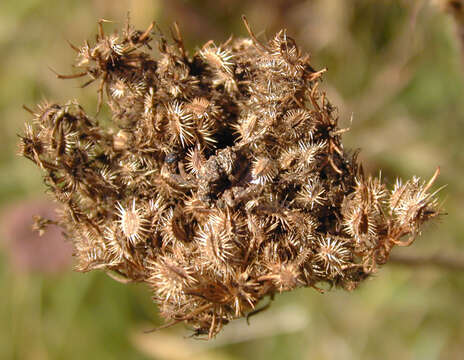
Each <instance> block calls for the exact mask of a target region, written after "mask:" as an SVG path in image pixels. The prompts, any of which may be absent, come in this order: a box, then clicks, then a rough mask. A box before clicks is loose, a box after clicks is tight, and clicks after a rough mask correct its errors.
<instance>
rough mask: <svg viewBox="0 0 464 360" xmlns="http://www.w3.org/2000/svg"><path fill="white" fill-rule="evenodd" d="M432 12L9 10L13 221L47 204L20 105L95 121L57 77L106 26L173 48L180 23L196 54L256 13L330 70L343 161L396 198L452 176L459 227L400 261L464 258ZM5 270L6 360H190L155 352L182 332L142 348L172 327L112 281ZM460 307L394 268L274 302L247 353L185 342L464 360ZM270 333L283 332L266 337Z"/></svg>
mask: <svg viewBox="0 0 464 360" xmlns="http://www.w3.org/2000/svg"><path fill="white" fill-rule="evenodd" d="M437 2H438V1H435V3H437ZM435 3H433V2H429V1H419V0H417V1H400V0H397V1H386V0H383V1H382V0H378V1H368V0H351V1H344V0H330V1H329V0H326V1H324V0H292V1H284V0H269V1H264V0H258V1H254V2H244V1H234V0H214V1H213V0H204V1H200V0H196V1H187V0H185V1H182V0H173V1H152V0H138V1H136V0H132V1H131V0H122V1H118V2H115V1H110V0H93V1H91V0H80V1H77V0H75V1H71V0H66V1H58V0H41V1H39V0H21V1H13V0H3V1H2V2H1V3H0V51H1V52H0V53H1V54H2V55H1V56H0V84H2V85H1V86H0V118H1V121H0V207H2V206H3V205H6V204H8V203H14V202H15V201H18V200H20V199H24V198H31V197H34V196H37V195H38V194H41V193H42V192H43V191H44V190H45V188H44V186H43V185H42V183H41V176H40V172H39V171H38V170H37V169H36V168H35V167H33V166H32V165H31V164H29V163H28V162H27V161H26V160H23V159H19V158H17V157H16V156H15V151H16V150H15V148H16V142H17V136H16V134H18V133H21V131H22V128H23V123H24V121H25V120H26V119H28V114H27V113H26V112H25V111H24V110H22V109H21V107H22V105H23V104H26V105H28V106H32V105H33V104H35V103H37V102H39V101H41V100H42V99H43V98H48V99H53V100H55V101H59V102H64V101H66V100H67V99H73V98H77V99H79V102H80V103H81V104H83V105H84V107H85V108H86V109H87V110H88V111H89V112H90V113H92V111H93V110H92V109H95V104H96V99H95V87H93V88H92V87H89V88H86V89H80V88H79V81H78V80H71V81H69V82H65V81H59V80H57V79H56V78H55V76H54V75H53V73H52V72H51V71H49V70H48V66H50V67H51V68H53V69H55V70H57V71H58V72H60V73H70V72H71V67H70V64H71V63H72V61H73V56H74V54H73V52H72V50H71V49H70V48H69V47H68V46H67V44H66V40H69V41H71V42H72V43H74V44H81V43H82V42H83V40H84V39H91V38H92V37H93V35H94V34H95V30H96V20H97V19H99V18H105V19H111V20H114V21H115V22H117V23H116V24H109V25H108V27H109V28H111V27H112V26H113V27H114V26H116V27H117V26H119V25H120V24H121V23H122V22H123V21H124V19H125V17H126V13H127V11H128V10H130V11H131V18H132V21H133V23H134V24H135V25H136V26H137V27H139V28H145V27H146V26H147V25H148V24H149V22H150V21H152V20H153V19H154V20H156V21H157V22H158V23H159V24H160V26H161V27H162V28H163V29H165V30H166V32H167V26H168V25H169V24H170V23H172V22H173V21H174V20H177V21H178V22H179V24H180V26H181V29H182V30H183V34H184V36H185V38H186V43H187V45H188V47H189V48H190V49H193V48H195V47H196V46H200V45H201V44H202V43H203V42H204V41H206V40H208V39H210V38H213V39H215V40H217V41H224V40H226V39H227V38H228V36H229V34H230V33H234V34H236V35H242V36H243V35H246V33H245V30H244V27H243V26H242V25H241V22H240V15H241V14H242V13H244V14H247V16H248V19H249V21H250V23H251V24H252V25H253V28H254V30H255V31H256V32H257V33H260V32H261V31H262V34H263V35H262V36H266V35H267V36H269V35H272V33H273V32H274V31H276V30H278V29H280V28H281V27H286V28H288V29H289V33H290V35H292V36H294V37H295V38H296V39H297V41H298V43H299V44H300V46H301V47H302V48H303V50H305V51H309V52H311V54H312V59H313V62H314V64H315V67H316V68H321V67H325V66H327V67H328V70H329V71H328V73H327V76H326V77H325V81H324V84H323V86H324V88H325V89H326V91H327V93H328V97H329V98H330V99H332V101H333V103H334V105H336V106H338V107H339V113H340V126H341V127H350V128H351V131H350V132H349V133H347V134H346V135H345V138H344V144H345V147H346V148H358V147H359V148H361V149H362V152H361V158H362V159H363V161H364V162H365V164H366V169H367V170H368V171H372V172H377V171H378V170H377V169H378V168H382V169H383V171H382V174H383V176H384V177H386V178H387V179H388V180H390V181H392V182H393V181H394V179H395V176H396V175H399V176H402V177H404V178H407V177H410V176H412V175H418V176H421V177H423V178H429V177H430V176H431V175H432V173H433V171H434V170H435V168H436V167H437V166H440V167H441V175H440V178H439V180H438V184H437V185H443V184H448V186H447V188H446V189H444V190H443V191H442V192H441V194H440V196H441V197H442V199H443V201H444V204H445V209H446V211H447V213H448V215H447V216H445V217H443V218H442V219H441V220H440V221H438V222H437V224H436V225H433V226H430V227H429V228H428V229H427V230H428V231H426V232H425V233H424V235H423V236H422V237H420V238H419V239H418V241H417V242H416V244H415V245H414V246H413V247H411V248H408V249H398V251H401V252H408V253H436V252H445V253H449V254H453V253H455V252H456V253H459V252H460V253H461V254H462V253H464V241H463V233H464V221H463V215H462V214H464V182H463V181H462V180H461V179H462V177H463V175H464V151H463V149H462V134H463V129H464V101H463V94H464V75H463V74H464V64H463V60H462V59H461V53H460V45H459V43H458V39H457V37H456V36H455V29H454V24H453V21H452V18H451V17H449V16H448V15H447V14H445V13H444V12H442V11H441V10H440V8H439V7H438V6H435ZM351 116H353V122H352V123H350V117H351ZM50 251H51V252H52V251H53V249H51V250H50ZM0 254H1V257H0V288H1V296H0V358H1V359H34V360H35V359H83V358H86V359H115V358H125V359H151V358H155V359H156V358H159V359H167V358H171V359H175V358H181V355H178V354H177V352H176V350H177V349H175V348H174V345H173V346H172V353H169V351H168V354H166V353H162V352H161V346H160V343H159V342H158V343H156V342H154V343H152V342H151V341H154V340H156V339H158V340H160V341H163V339H165V338H170V339H171V340H173V341H174V340H176V339H177V340H179V341H180V340H182V339H183V338H182V337H183V336H184V335H187V334H188V333H187V331H186V329H184V328H183V327H182V326H178V327H177V328H175V329H169V330H165V331H163V332H162V333H153V334H149V335H144V334H143V333H142V330H143V329H146V328H150V327H151V326H153V324H156V323H159V320H158V318H157V315H156V314H157V310H156V307H155V306H154V305H152V303H151V299H150V293H149V291H148V290H147V289H146V288H144V287H143V286H135V285H131V286H124V285H121V284H118V283H115V282H114V281H113V280H111V279H109V278H107V277H106V276H105V275H104V274H99V273H91V274H77V273H73V272H72V271H70V270H68V271H66V272H63V273H61V274H55V275H44V274H30V273H21V272H18V271H17V270H15V269H14V268H12V267H11V266H10V262H9V259H8V253H7V252H6V251H2V252H1V253H0ZM463 300H464V277H463V276H462V274H460V273H452V272H447V271H440V270H437V269H426V268H423V269H422V268H411V269H408V268H405V267H395V266H393V265H389V266H386V267H385V268H383V269H382V270H381V271H379V273H378V275H377V276H376V277H375V278H374V279H373V280H372V281H368V282H367V283H365V284H364V285H363V286H362V287H361V288H360V289H359V290H356V291H355V292H353V293H351V294H349V293H345V292H342V291H338V290H335V291H332V292H331V293H329V294H326V295H320V294H318V293H316V292H315V291H312V290H310V289H302V290H299V291H297V292H295V293H292V294H283V295H280V296H277V299H276V301H275V302H274V304H273V306H272V307H271V309H270V310H268V311H267V312H264V313H263V314H260V315H259V316H257V319H256V321H255V319H254V318H252V319H251V323H252V324H251V327H250V328H247V327H246V324H245V323H244V322H243V321H242V322H241V323H240V322H239V323H238V326H237V327H235V328H234V329H238V330H234V331H235V332H236V333H235V336H239V338H240V335H241V334H242V333H243V336H242V337H241V338H240V339H241V340H235V341H234V342H233V343H232V340H231V339H232V335H230V334H224V335H219V336H218V339H217V343H218V344H221V345H220V346H219V345H218V346H216V348H213V349H212V350H211V349H210V347H214V341H213V342H212V343H211V342H210V343H208V344H203V343H201V344H198V342H194V341H193V340H186V342H185V344H184V346H186V348H189V349H190V347H191V349H190V350H191V351H192V353H193V354H195V358H203V357H202V356H204V358H217V359H238V358H254V359H258V360H259V359H281V358H285V359H372V358H376V359H391V358H395V359H421V360H424V359H461V358H462V353H463V351H464V321H463V319H464V310H463V307H462V303H463ZM288 306H289V307H292V306H293V307H296V306H297V307H299V308H303V309H304V310H305V311H304V313H302V317H307V325H305V326H304V327H303V328H302V329H299V330H294V331H287V332H286V331H284V329H287V327H286V326H287V325H289V324H288V323H287V322H291V321H292V320H291V317H290V318H288V319H286V318H285V317H284V318H282V319H281V318H280V317H279V316H280V315H281V314H282V313H283V309H285V307H288ZM279 314H280V315H279ZM258 318H263V320H261V319H258ZM273 319H274V320H275V319H278V321H279V322H280V323H277V325H275V324H274V323H272V324H274V325H272V326H269V325H260V322H259V321H263V324H266V321H271V320H273ZM258 320H259V321H258ZM276 321H277V320H276ZM150 323H151V325H150ZM147 324H149V325H147ZM279 324H281V325H279ZM269 329H271V330H272V331H271V332H269ZM265 330H266V331H265ZM134 334H136V335H135V338H137V339H139V340H140V339H142V340H141V341H142V343H143V345H141V343H140V342H139V341H138V340H137V341H135V340H134ZM245 334H246V337H245ZM177 340H176V341H177ZM236 341H238V342H236ZM228 342H229V343H230V344H229V345H227V343H228ZM166 344H170V342H166ZM174 344H175V341H174ZM194 347H195V351H194V350H193V349H194ZM197 347H198V348H199V349H200V350H198V349H197ZM168 350H169V349H168ZM201 351H203V352H201ZM169 354H171V355H169ZM176 354H177V355H176ZM201 354H202V355H201ZM205 354H209V355H208V356H206V355H205ZM192 356H193V355H192Z"/></svg>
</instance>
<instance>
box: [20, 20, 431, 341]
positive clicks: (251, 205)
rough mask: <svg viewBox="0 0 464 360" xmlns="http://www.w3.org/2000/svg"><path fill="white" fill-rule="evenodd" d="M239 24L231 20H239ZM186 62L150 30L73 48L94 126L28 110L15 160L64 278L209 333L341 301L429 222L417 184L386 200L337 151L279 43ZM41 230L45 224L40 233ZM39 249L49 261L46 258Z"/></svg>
mask: <svg viewBox="0 0 464 360" xmlns="http://www.w3.org/2000/svg"><path fill="white" fill-rule="evenodd" d="M244 20H245V19H244ZM245 25H246V27H247V29H248V32H249V34H250V38H243V39H233V38H230V39H229V40H228V41H227V42H226V43H224V44H221V45H216V44H215V43H213V42H212V41H210V42H208V43H206V44H205V45H204V46H203V47H202V48H201V49H199V50H198V51H197V52H196V53H195V54H194V55H193V56H190V55H188V54H187V53H186V51H185V49H184V46H183V43H182V38H181V36H180V33H179V31H178V29H177V26H176V27H175V29H174V31H173V41H172V42H168V41H167V40H166V39H165V38H164V37H163V35H162V34H157V35H156V38H157V49H158V51H154V50H153V49H152V47H151V44H152V42H153V40H152V38H153V37H155V31H154V26H150V27H149V28H148V29H147V31H144V32H142V31H136V30H134V29H133V28H132V27H131V26H129V25H127V27H126V28H125V29H124V30H123V31H122V33H121V34H119V33H115V34H112V35H105V34H104V31H103V29H102V27H101V24H100V30H99V34H98V35H97V39H96V43H94V44H90V43H86V44H85V45H84V46H82V47H80V48H77V47H74V46H73V49H74V50H76V52H77V58H78V60H77V66H78V67H79V68H81V69H82V72H81V73H79V74H76V75H72V76H62V75H59V77H61V78H70V77H79V76H87V77H90V80H89V82H92V81H98V82H99V84H100V86H99V90H98V93H99V100H100V101H99V107H100V104H102V103H103V99H105V100H106V103H107V105H108V107H109V109H110V110H111V114H112V122H111V125H109V126H106V127H105V126H103V125H101V124H99V123H98V122H97V121H96V120H95V119H93V118H92V117H90V116H89V115H87V114H86V113H85V112H84V110H83V109H82V108H81V107H80V106H79V105H78V104H77V103H75V102H70V103H67V104H65V105H57V104H51V103H45V104H41V105H39V106H38V108H37V109H36V110H34V111H32V110H30V111H31V112H32V113H33V121H32V124H31V125H27V126H26V130H25V133H24V135H23V136H22V137H21V143H20V152H21V154H22V155H23V156H25V157H26V158H28V159H30V160H32V161H33V162H34V163H35V164H37V165H38V166H39V167H40V168H41V169H42V171H43V172H44V180H45V183H46V185H47V186H48V188H49V191H50V192H51V193H52V194H53V196H54V197H55V199H56V200H57V202H59V203H60V204H61V205H62V207H61V209H62V210H61V212H60V213H59V218H58V220H57V223H58V224H59V225H60V226H61V227H62V228H63V230H64V232H65V234H66V236H67V237H68V238H69V239H70V240H71V241H72V243H73V245H74V254H75V257H76V260H77V270H78V271H90V270H95V269H103V270H106V271H108V272H111V273H112V274H115V273H116V274H117V276H118V277H119V278H121V277H123V278H125V280H126V281H137V282H145V283H147V284H149V285H150V287H151V288H152V289H153V292H154V294H155V296H154V298H155V301H156V302H157V303H158V305H159V308H160V311H161V314H162V315H163V316H164V317H165V318H166V319H167V320H168V324H173V323H177V322H181V321H185V322H187V323H188V324H191V325H192V326H193V328H194V330H195V334H197V335H200V334H207V335H208V336H209V337H212V336H214V335H215V334H216V333H218V331H220V329H221V328H222V326H223V325H225V324H227V323H228V322H229V321H230V320H232V319H234V318H238V317H241V316H245V315H249V314H253V313H254V312H256V311H257V310H258V309H259V307H258V302H259V301H260V300H261V299H263V298H264V297H266V296H270V297H272V296H273V295H274V294H275V293H279V292H282V291H290V290H292V289H295V288H297V287H312V288H314V289H316V290H321V289H320V288H319V287H318V284H321V283H329V284H331V285H336V286H340V287H342V288H344V289H347V290H352V289H354V288H355V287H356V286H357V285H358V284H359V283H360V282H361V281H362V280H364V279H366V278H367V277H368V276H369V275H370V274H372V273H373V272H375V271H376V269H377V267H378V265H381V264H384V263H385V262H387V260H388V257H389V254H390V251H391V249H392V248H393V247H394V246H395V245H400V246H401V245H409V244H410V243H411V242H412V241H413V240H414V238H415V237H416V235H417V234H419V231H420V227H421V225H422V224H423V223H424V222H426V221H428V220H429V219H431V218H434V217H436V216H437V215H438V209H437V203H436V199H435V197H434V193H430V192H429V190H430V188H431V186H432V184H433V182H434V180H435V178H436V175H437V174H438V171H437V172H436V173H435V175H434V176H433V177H432V179H431V180H430V181H429V182H427V183H424V182H422V181H421V180H420V179H417V178H413V179H412V180H409V181H407V182H401V181H399V180H398V181H397V183H396V184H395V185H394V187H393V189H391V190H389V189H387V187H386V186H385V185H384V183H383V182H382V180H381V179H380V178H375V177H370V176H365V175H364V174H363V171H362V167H361V166H360V164H359V162H358V161H357V159H356V156H355V155H350V154H348V153H347V152H346V151H345V150H344V149H343V146H342V144H341V142H340V135H341V134H342V133H343V130H340V129H337V113H336V109H335V108H334V106H332V105H331V104H330V102H329V101H328V100H327V99H326V97H325V94H324V93H322V92H321V91H320V90H319V88H318V85H319V83H320V79H321V76H322V74H323V72H324V70H321V71H315V70H314V69H313V68H312V67H311V65H310V62H309V56H308V55H303V54H302V53H301V52H300V49H299V48H298V47H297V45H296V44H295V41H294V40H293V39H292V38H291V37H289V36H288V35H287V33H286V32H285V31H280V32H278V33H277V34H276V35H275V36H274V37H273V38H272V39H271V40H270V41H268V42H266V43H264V42H260V41H259V40H258V39H256V37H255V36H254V35H253V33H252V31H251V30H250V28H249V26H248V23H247V22H246V20H245ZM42 223H44V224H45V223H47V222H42ZM51 251H53V249H51Z"/></svg>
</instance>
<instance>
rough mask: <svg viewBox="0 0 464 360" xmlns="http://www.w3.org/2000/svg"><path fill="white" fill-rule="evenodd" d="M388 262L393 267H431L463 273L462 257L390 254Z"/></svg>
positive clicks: (463, 262)
mask: <svg viewBox="0 0 464 360" xmlns="http://www.w3.org/2000/svg"><path fill="white" fill-rule="evenodd" d="M389 262H390V263H392V264H395V265H406V266H414V267H415V266H433V267H437V268H440V269H443V270H458V271H464V257H463V256H449V255H441V254H435V255H404V254H392V255H391V256H390V259H389Z"/></svg>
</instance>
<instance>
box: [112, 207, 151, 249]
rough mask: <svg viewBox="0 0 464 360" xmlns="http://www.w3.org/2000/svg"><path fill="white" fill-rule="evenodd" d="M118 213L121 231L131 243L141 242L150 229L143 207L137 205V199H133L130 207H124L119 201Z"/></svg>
mask: <svg viewBox="0 0 464 360" xmlns="http://www.w3.org/2000/svg"><path fill="white" fill-rule="evenodd" d="M117 214H118V216H119V220H118V223H119V226H120V228H121V231H122V232H123V234H124V235H125V236H126V237H127V239H129V241H130V242H131V244H132V245H136V244H137V243H139V242H141V241H142V240H143V239H144V237H145V236H146V234H147V233H148V231H149V228H148V223H149V222H148V220H147V219H145V218H144V217H143V215H142V209H141V208H137V207H136V204H135V199H133V200H132V206H131V207H129V208H124V207H123V206H122V205H121V204H120V203H119V202H118V203H117Z"/></svg>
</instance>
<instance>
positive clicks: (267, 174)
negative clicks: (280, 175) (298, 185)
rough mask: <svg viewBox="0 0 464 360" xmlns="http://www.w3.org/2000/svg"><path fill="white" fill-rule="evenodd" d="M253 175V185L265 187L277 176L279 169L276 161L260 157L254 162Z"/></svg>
mask: <svg viewBox="0 0 464 360" xmlns="http://www.w3.org/2000/svg"><path fill="white" fill-rule="evenodd" d="M251 173H252V176H253V183H255V184H260V185H264V184H266V183H269V182H271V181H272V179H273V178H274V177H275V176H276V175H277V167H276V164H275V162H274V160H272V159H269V158H267V157H259V158H257V159H256V160H254V161H253V166H252V170H251Z"/></svg>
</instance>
